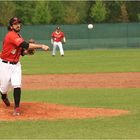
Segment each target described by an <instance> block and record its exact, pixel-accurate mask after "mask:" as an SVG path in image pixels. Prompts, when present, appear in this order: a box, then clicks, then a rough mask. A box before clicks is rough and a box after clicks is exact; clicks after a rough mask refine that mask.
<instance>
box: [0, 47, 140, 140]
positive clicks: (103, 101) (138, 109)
mask: <svg viewBox="0 0 140 140" xmlns="http://www.w3.org/2000/svg"><path fill="white" fill-rule="evenodd" d="M21 63H22V69H23V74H63V73H98V72H100V73H101V72H139V71H140V51H139V49H111V50H79V51H65V56H64V57H61V56H60V55H59V52H58V53H57V55H56V56H55V57H52V56H51V52H48V53H45V52H42V51H41V52H37V53H36V54H35V55H34V56H29V57H23V58H22V60H21ZM9 95H10V98H11V100H13V97H12V94H9ZM22 101H26V102H48V103H54V104H63V105H67V106H79V107H91V108H92V107H94V108H95V107H97V108H112V109H124V110H129V111H130V112H131V113H130V114H129V115H125V116H118V117H101V118H96V119H95V118H94V119H92V118H91V119H82V120H79V119H66V120H65V119H62V120H55V121H49V120H42V121H31V120H30V121H14V122H8V121H7V122H5V121H0V139H43V138H44V139H140V134H139V132H140V121H139V120H140V103H139V101H140V89H139V88H128V89H127V88H124V89H123V88H118V89H117V88H114V89H107V88H105V89H103V88H102V89H61V90H54V89H50V90H35V91H27V90H24V91H23V92H22ZM22 101H21V102H22Z"/></svg>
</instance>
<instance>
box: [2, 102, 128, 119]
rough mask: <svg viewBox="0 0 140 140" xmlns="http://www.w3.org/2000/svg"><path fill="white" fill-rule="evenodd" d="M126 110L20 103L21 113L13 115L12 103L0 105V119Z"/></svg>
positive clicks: (68, 116)
mask: <svg viewBox="0 0 140 140" xmlns="http://www.w3.org/2000/svg"><path fill="white" fill-rule="evenodd" d="M128 113H129V111H126V110H114V109H104V108H81V107H72V106H64V105H57V104H49V103H36V102H24V103H21V115H20V116H13V104H12V105H11V106H10V107H5V106H4V105H0V120H3V121H14V120H45V119H47V120H54V119H84V118H96V117H111V116H119V115H125V114H128Z"/></svg>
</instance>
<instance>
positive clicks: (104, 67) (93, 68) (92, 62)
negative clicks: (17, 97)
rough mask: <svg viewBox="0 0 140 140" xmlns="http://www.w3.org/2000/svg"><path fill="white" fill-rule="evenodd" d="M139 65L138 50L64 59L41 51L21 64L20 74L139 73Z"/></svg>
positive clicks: (93, 52)
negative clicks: (21, 70) (21, 72)
mask: <svg viewBox="0 0 140 140" xmlns="http://www.w3.org/2000/svg"><path fill="white" fill-rule="evenodd" d="M139 62H140V50H139V49H112V50H79V51H66V52H65V56H64V57H61V56H60V55H59V52H57V55H56V56H55V57H52V56H51V52H48V53H46V52H42V51H40V52H37V53H36V54H35V55H34V56H29V57H26V56H25V57H23V58H22V61H21V63H22V67H23V68H22V69H23V74H49V73H51V74H55V73H60V74H63V73H98V72H138V71H140V63H139Z"/></svg>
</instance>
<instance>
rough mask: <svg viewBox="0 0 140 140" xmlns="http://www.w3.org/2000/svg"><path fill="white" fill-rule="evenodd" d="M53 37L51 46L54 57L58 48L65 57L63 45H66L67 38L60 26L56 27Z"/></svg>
mask: <svg viewBox="0 0 140 140" xmlns="http://www.w3.org/2000/svg"><path fill="white" fill-rule="evenodd" d="M51 37H52V38H51V44H52V45H53V50H52V56H55V54H56V48H57V47H59V50H60V54H61V56H64V49H63V44H65V43H66V38H65V35H64V33H63V32H62V31H61V30H60V27H59V26H58V27H56V30H55V31H54V32H53V33H52V36H51Z"/></svg>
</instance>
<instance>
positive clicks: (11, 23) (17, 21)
mask: <svg viewBox="0 0 140 140" xmlns="http://www.w3.org/2000/svg"><path fill="white" fill-rule="evenodd" d="M16 23H21V20H20V19H19V18H18V17H13V18H11V19H10V20H9V24H10V26H12V25H13V24H16Z"/></svg>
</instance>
